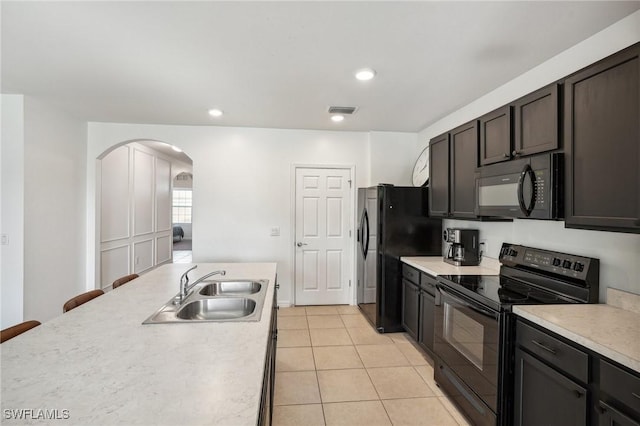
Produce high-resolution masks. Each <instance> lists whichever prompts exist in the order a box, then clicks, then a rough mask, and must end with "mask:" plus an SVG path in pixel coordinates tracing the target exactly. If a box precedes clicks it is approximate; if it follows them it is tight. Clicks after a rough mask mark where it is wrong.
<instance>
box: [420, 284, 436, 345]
mask: <svg viewBox="0 0 640 426" xmlns="http://www.w3.org/2000/svg"><path fill="white" fill-rule="evenodd" d="M436 283H437V281H436V280H435V278H432V277H430V276H429V275H427V274H420V309H419V311H420V313H419V315H418V318H419V322H420V327H419V329H418V339H417V340H418V345H420V347H421V348H422V349H424V350H426V351H427V353H428V354H429V355H431V356H433V331H434V330H433V327H434V324H433V322H434V315H435V303H436V298H435V294H436V291H437V290H436Z"/></svg>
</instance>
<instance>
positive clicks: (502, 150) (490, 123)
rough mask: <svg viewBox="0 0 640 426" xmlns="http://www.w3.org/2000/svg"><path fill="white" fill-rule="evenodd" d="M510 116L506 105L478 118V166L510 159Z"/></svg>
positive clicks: (510, 110)
mask: <svg viewBox="0 0 640 426" xmlns="http://www.w3.org/2000/svg"><path fill="white" fill-rule="evenodd" d="M511 115H512V108H511V106H509V105H507V106H504V107H502V108H498V109H497V110H495V111H492V112H490V113H489V114H485V115H483V116H482V117H480V165H481V166H486V165H487V164H493V163H499V162H501V161H506V160H509V159H510V158H511V139H512V137H511V135H512V132H511V128H512V126H511Z"/></svg>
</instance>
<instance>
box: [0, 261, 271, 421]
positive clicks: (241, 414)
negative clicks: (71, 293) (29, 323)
mask: <svg viewBox="0 0 640 426" xmlns="http://www.w3.org/2000/svg"><path fill="white" fill-rule="evenodd" d="M191 266H192V265H191V264H169V265H164V266H161V267H159V268H158V269H156V270H153V271H151V272H149V273H147V274H144V275H142V276H141V277H140V278H138V279H136V280H134V281H132V282H130V283H127V284H125V285H124V286H122V287H119V288H118V289H116V290H114V291H111V292H109V293H107V294H105V295H104V296H100V297H98V298H96V299H94V300H92V301H90V302H89V303H86V304H84V305H82V306H80V307H78V308H76V309H74V310H72V311H70V312H67V313H65V314H63V315H61V316H59V317H57V318H55V319H53V320H51V321H49V322H47V323H44V324H42V325H41V326H39V327H36V328H34V329H33V330H30V331H29V332H27V333H25V334H23V335H20V336H18V337H15V338H14V339H12V340H9V341H7V342H5V343H3V344H2V345H0V353H1V359H2V364H1V365H2V410H3V414H2V415H3V418H2V423H3V424H16V423H20V424H25V423H40V424H42V423H43V421H42V420H31V421H26V422H25V421H24V420H22V421H14V420H8V419H6V416H5V415H4V413H5V411H4V410H7V409H33V410H37V409H48V410H58V412H59V413H62V410H68V415H69V419H68V420H63V422H64V423H65V424H78V425H89V424H92V425H93V424H103V425H107V424H108V425H116V424H128V425H129V424H154V425H161V424H167V425H178V424H179V425H196V424H197V425H201V424H213V425H255V424H256V423H257V419H258V411H259V407H260V397H261V391H262V377H263V373H264V362H265V356H266V348H267V342H268V337H269V320H270V315H271V307H272V300H273V291H274V284H275V276H276V264H275V263H219V264H208V263H201V264H198V269H196V270H194V271H192V272H190V273H189V275H190V278H191V280H192V282H193V281H195V280H196V279H197V278H198V277H200V276H202V275H204V274H206V273H208V272H211V271H214V270H217V269H225V270H226V271H227V274H226V276H225V277H224V278H225V279H231V278H247V279H268V280H269V284H268V288H267V293H266V297H265V302H264V306H263V309H262V316H261V320H260V321H259V322H224V323H197V324H196V323H189V324H184V323H179V324H151V325H142V321H144V320H145V319H146V318H147V317H149V316H150V315H151V314H153V313H154V312H155V311H156V310H157V309H158V308H159V307H160V306H161V305H163V304H164V303H165V302H167V301H168V300H169V299H170V298H171V297H173V296H174V295H175V294H176V293H177V292H178V282H179V278H180V275H181V274H182V273H183V272H184V271H185V270H186V269H188V268H189V267H191ZM214 278H215V277H214ZM60 309H61V310H62V306H61V307H60ZM60 415H62V414H60Z"/></svg>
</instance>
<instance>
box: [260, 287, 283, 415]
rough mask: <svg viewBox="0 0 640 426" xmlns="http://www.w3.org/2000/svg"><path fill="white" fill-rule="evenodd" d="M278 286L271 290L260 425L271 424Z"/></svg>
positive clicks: (276, 341)
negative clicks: (271, 305)
mask: <svg viewBox="0 0 640 426" xmlns="http://www.w3.org/2000/svg"><path fill="white" fill-rule="evenodd" d="M278 287H279V286H278V284H276V288H275V289H274V292H273V308H272V309H271V323H270V327H269V343H268V346H267V356H266V357H265V363H264V376H263V378H262V399H261V401H260V413H259V415H258V424H259V425H261V426H268V425H271V419H272V417H273V398H274V390H275V384H276V348H277V343H278Z"/></svg>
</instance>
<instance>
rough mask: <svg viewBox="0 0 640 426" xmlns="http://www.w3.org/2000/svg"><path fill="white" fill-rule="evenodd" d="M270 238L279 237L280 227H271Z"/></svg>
mask: <svg viewBox="0 0 640 426" xmlns="http://www.w3.org/2000/svg"><path fill="white" fill-rule="evenodd" d="M271 236H272V237H279V236H280V227H279V226H272V227H271Z"/></svg>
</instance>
